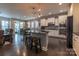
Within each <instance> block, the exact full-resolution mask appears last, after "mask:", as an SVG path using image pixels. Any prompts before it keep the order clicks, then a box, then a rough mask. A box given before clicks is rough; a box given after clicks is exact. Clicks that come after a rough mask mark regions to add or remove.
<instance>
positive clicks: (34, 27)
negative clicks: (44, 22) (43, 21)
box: [27, 20, 39, 32]
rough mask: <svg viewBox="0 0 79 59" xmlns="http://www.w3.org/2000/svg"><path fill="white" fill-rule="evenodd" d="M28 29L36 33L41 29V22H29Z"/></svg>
mask: <svg viewBox="0 0 79 59" xmlns="http://www.w3.org/2000/svg"><path fill="white" fill-rule="evenodd" d="M27 24H28V28H30V29H31V31H32V32H33V31H36V30H37V29H38V28H39V22H38V21H36V20H34V21H28V22H27Z"/></svg>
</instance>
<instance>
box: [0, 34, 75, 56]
mask: <svg viewBox="0 0 79 59" xmlns="http://www.w3.org/2000/svg"><path fill="white" fill-rule="evenodd" d="M75 55H76V54H75V52H74V51H73V49H67V48H66V39H58V38H50V37H49V45H48V51H47V52H45V51H40V52H38V53H35V52H34V51H31V50H29V49H27V47H25V44H24V43H23V37H22V35H19V34H16V35H15V36H14V40H13V43H12V44H11V43H10V44H5V45H4V46H3V47H0V56H75Z"/></svg>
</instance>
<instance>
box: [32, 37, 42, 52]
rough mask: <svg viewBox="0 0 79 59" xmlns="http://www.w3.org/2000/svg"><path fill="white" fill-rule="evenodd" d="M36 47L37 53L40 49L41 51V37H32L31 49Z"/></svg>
mask: <svg viewBox="0 0 79 59" xmlns="http://www.w3.org/2000/svg"><path fill="white" fill-rule="evenodd" d="M33 48H35V52H36V53H37V52H38V51H39V50H40V51H41V39H40V37H32V40H31V49H33Z"/></svg>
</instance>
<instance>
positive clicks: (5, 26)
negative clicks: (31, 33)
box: [2, 21, 9, 30]
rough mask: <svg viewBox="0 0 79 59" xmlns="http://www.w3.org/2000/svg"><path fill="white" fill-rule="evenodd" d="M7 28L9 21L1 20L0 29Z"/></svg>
mask: <svg viewBox="0 0 79 59" xmlns="http://www.w3.org/2000/svg"><path fill="white" fill-rule="evenodd" d="M8 28H9V22H8V21H2V29H3V30H6V29H8Z"/></svg>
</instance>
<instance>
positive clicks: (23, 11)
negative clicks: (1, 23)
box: [0, 3, 70, 20]
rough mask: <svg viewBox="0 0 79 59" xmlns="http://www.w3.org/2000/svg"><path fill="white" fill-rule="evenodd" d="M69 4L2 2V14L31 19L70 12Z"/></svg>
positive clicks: (0, 13) (0, 9)
mask: <svg viewBox="0 0 79 59" xmlns="http://www.w3.org/2000/svg"><path fill="white" fill-rule="evenodd" d="M69 6H70V4H68V3H63V4H62V5H59V4H58V3H0V16H3V17H9V18H16V19H21V20H30V19H34V18H37V17H40V16H47V15H50V14H58V13H61V12H68V10H69ZM39 9H40V10H39ZM39 15H40V16H39Z"/></svg>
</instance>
